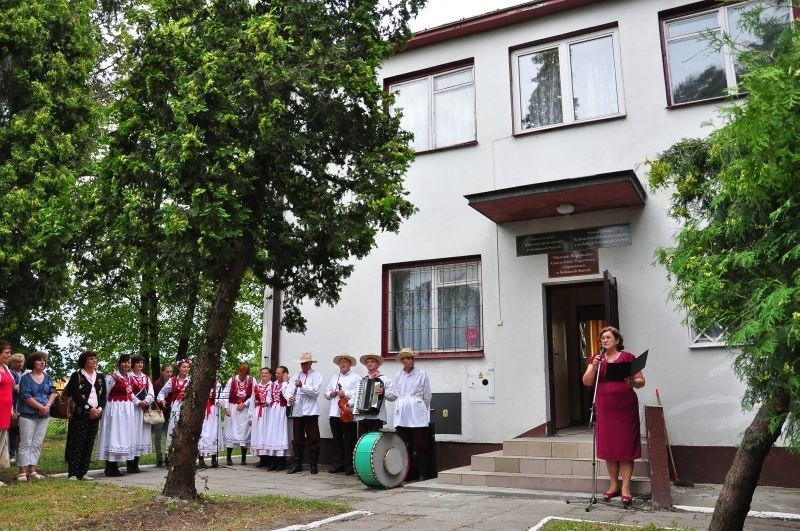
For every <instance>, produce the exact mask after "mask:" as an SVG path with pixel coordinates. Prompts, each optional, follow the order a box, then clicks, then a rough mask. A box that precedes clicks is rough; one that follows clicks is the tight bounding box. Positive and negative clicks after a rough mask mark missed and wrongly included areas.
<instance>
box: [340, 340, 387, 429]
mask: <svg viewBox="0 0 800 531" xmlns="http://www.w3.org/2000/svg"><path fill="white" fill-rule="evenodd" d="M369 358H373V359H376V360H378V369H377V370H375V372H372V373H369V374H367V376H368V377H370V378H373V379H374V378H380V380H381V382H382V383H383V398H384V400H383V403H382V404H381V410H380V411H379V412H378V413H376V414H373V415H363V414H361V415H356V421H358V436H359V437H361V436H362V435H364V434H365V433H369V432H372V431H379V430H380V429H381V428H383V425H384V424H386V418H387V415H386V402H387V401H389V402H394V401H395V400H397V390H396V389H395V387H394V383H392V380H391V379H389V377H388V376H386V375H385V374H383V373H382V372H381V371H380V366H381V365H383V358H382V357H380V356H376V355H374V354H366V355H364V356H361V359H360V361H361V364H362V365H364V366H366V361H367V359H369ZM351 405H354V401H353V403H351Z"/></svg>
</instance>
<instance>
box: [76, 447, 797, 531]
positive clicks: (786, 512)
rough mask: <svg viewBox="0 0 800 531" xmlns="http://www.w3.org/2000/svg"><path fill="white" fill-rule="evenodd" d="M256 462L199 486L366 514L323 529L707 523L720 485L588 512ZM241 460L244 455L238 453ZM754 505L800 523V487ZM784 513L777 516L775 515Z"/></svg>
mask: <svg viewBox="0 0 800 531" xmlns="http://www.w3.org/2000/svg"><path fill="white" fill-rule="evenodd" d="M250 461H251V464H248V465H234V466H233V467H224V466H223V467H220V468H217V469H210V468H209V469H206V470H201V471H199V472H198V474H197V476H196V485H197V490H198V492H201V493H202V492H210V493H215V494H243V495H247V494H251V495H252V494H283V495H288V496H293V497H296V498H306V499H308V498H311V499H319V500H329V501H336V502H344V503H347V504H349V505H350V506H352V507H353V508H354V509H356V510H360V511H365V512H367V513H369V514H363V513H362V514H359V515H357V516H356V519H353V520H348V521H338V522H333V523H329V524H327V525H323V526H322V527H321V529H337V530H339V529H347V530H348V531H349V530H359V529H364V530H370V531H373V530H375V529H394V530H402V529H409V530H412V529H413V530H414V531H425V530H435V531H445V530H452V529H474V530H478V529H483V530H499V529H502V530H504V531H505V530H513V529H530V528H532V527H535V526H536V525H537V524H539V523H540V522H541V521H542V520H543V519H545V518H547V517H562V518H573V519H579V520H591V521H596V522H613V523H619V524H631V525H647V524H650V523H653V524H658V525H662V526H675V527H684V528H692V529H706V528H707V527H708V523H709V521H710V520H711V515H710V514H709V513H703V512H698V511H701V510H702V508H703V507H706V508H708V509H706V510H708V511H710V508H713V506H714V502H715V500H716V497H717V494H718V492H719V485H697V486H695V487H693V488H679V487H673V500H674V503H675V505H676V506H684V507H690V508H692V509H691V510H681V511H678V510H655V509H653V508H652V507H651V506H650V505H649V503H648V502H647V501H644V500H637V501H636V502H635V503H634V507H636V510H625V509H623V508H622V506H621V505H620V504H619V501H618V500H617V501H616V503H613V504H608V505H607V504H598V505H594V506H592V509H591V511H589V512H587V511H586V507H587V506H588V503H587V500H588V496H587V495H584V496H578V497H576V498H571V503H566V502H565V499H567V496H568V495H566V494H565V495H558V494H557V493H544V492H530V491H518V490H515V489H485V488H484V489H478V488H474V487H454V486H451V485H446V486H445V485H442V486H440V485H438V484H437V483H436V480H429V481H423V482H419V483H412V484H409V485H406V486H404V487H402V488H396V489H388V490H382V489H373V488H369V487H366V486H364V485H363V484H362V483H361V482H360V481H359V480H358V478H357V477H356V476H344V475H342V474H328V473H327V467H321V471H320V473H319V474H317V475H313V476H312V475H311V474H309V473H308V470H307V469H306V470H304V471H303V472H301V473H298V474H293V475H287V474H286V473H285V472H267V471H265V470H263V469H260V468H256V466H255V461H256V459H255V458H253V457H250ZM237 462H238V460H237ZM142 470H143V472H142V473H141V474H131V475H126V476H124V477H122V478H106V477H104V476H103V474H102V471H96V472H91V473H90V475H91V476H93V477H94V478H96V479H98V480H100V481H103V482H109V483H115V484H118V485H138V486H145V487H153V488H161V487H162V486H163V485H164V478H165V476H166V469H163V468H153V467H152V466H150V467H142ZM751 509H752V510H753V511H762V512H768V513H769V514H772V516H773V517H772V518H755V517H750V518H748V521H747V525H746V529H748V530H773V529H800V514H795V513H800V489H779V488H762V487H759V489H757V490H756V494H755V497H754V500H753V504H752V507H751ZM781 515H782V516H783V518H782V519H781V518H777V517H776V516H781Z"/></svg>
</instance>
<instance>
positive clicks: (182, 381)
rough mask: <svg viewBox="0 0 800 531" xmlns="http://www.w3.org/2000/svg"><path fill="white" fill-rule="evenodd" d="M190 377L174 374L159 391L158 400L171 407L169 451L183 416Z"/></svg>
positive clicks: (168, 430)
mask: <svg viewBox="0 0 800 531" xmlns="http://www.w3.org/2000/svg"><path fill="white" fill-rule="evenodd" d="M190 379H191V377H190V376H187V377H186V378H181V377H180V376H173V377H172V378H170V379H169V380H167V383H165V384H164V387H162V388H161V391H159V393H158V400H159V401H161V400H163V401H164V402H165V403H166V404H167V407H169V408H170V415H169V426H168V427H167V452H169V447H170V445H171V444H172V432H173V431H174V430H175V425H176V424H178V420H180V418H181V406H183V401H184V400H185V399H186V396H185V393H186V386H187V385H189V380H190Z"/></svg>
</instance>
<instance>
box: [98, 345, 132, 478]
mask: <svg viewBox="0 0 800 531" xmlns="http://www.w3.org/2000/svg"><path fill="white" fill-rule="evenodd" d="M130 370H131V357H130V355H128V354H123V355H122V356H120V357H119V361H118V362H117V370H116V371H114V372H113V373H112V374H109V375H108V376H106V388H107V389H108V401H107V402H106V409H105V411H104V412H103V417H102V419H101V421H100V436H99V438H98V442H97V459H98V460H100V461H105V462H106V468H105V475H106V476H109V477H117V476H121V475H122V473H121V472H120V471H119V465H118V463H120V462H121V461H125V462H126V463H127V465H128V472H133V471H134V468H133V459H134V457H136V455H135V454H136V448H137V447H138V445H139V436H140V432H141V420H140V421H139V423H138V424H137V422H136V421H137V418H136V406H137V404H138V403H139V399H138V398H136V397H135V396H133V386H132V385H131V379H130Z"/></svg>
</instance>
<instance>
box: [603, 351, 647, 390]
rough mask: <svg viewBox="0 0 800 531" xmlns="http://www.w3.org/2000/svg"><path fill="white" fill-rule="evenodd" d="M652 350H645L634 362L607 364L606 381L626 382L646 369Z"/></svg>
mask: <svg viewBox="0 0 800 531" xmlns="http://www.w3.org/2000/svg"><path fill="white" fill-rule="evenodd" d="M648 352H650V350H649V349H648V350H645V351H644V352H642V353H641V354H640V355H639V356H638V357H637V358H636V359H635V360H633V361H623V362H621V363H606V381H611V382H615V381H619V380H624V379H625V378H627V377H628V376H634V375H635V374H637V373H638V372H639V371H641V370H642V369H644V366H645V365H646V364H647V353H648Z"/></svg>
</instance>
